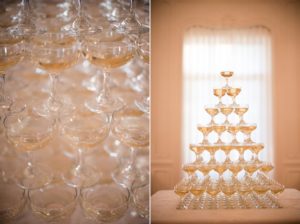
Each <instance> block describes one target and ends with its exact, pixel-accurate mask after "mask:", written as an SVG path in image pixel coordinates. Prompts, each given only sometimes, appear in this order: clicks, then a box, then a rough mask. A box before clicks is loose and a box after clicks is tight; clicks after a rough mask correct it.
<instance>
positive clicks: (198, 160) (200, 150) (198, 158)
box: [190, 144, 206, 164]
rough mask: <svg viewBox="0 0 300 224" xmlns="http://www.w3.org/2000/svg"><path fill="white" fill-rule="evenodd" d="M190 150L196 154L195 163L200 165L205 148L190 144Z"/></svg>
mask: <svg viewBox="0 0 300 224" xmlns="http://www.w3.org/2000/svg"><path fill="white" fill-rule="evenodd" d="M190 149H191V150H192V151H193V152H194V153H195V154H196V161H195V163H197V164H201V163H202V160H203V159H202V156H201V155H202V153H203V151H204V150H205V149H206V148H205V146H203V145H200V144H199V145H195V144H190Z"/></svg>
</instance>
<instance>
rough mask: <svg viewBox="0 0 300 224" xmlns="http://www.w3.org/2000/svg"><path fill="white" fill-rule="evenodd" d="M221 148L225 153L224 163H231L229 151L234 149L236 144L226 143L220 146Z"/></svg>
mask: <svg viewBox="0 0 300 224" xmlns="http://www.w3.org/2000/svg"><path fill="white" fill-rule="evenodd" d="M220 149H221V150H222V151H223V152H224V153H225V161H224V163H230V162H231V160H230V157H229V153H230V151H231V150H232V149H234V146H233V145H231V144H224V145H221V146H220Z"/></svg>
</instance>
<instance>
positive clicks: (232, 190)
mask: <svg viewBox="0 0 300 224" xmlns="http://www.w3.org/2000/svg"><path fill="white" fill-rule="evenodd" d="M222 192H223V193H224V194H225V195H227V196H231V195H233V194H234V193H235V192H236V190H235V188H234V187H230V186H229V187H223V188H222Z"/></svg>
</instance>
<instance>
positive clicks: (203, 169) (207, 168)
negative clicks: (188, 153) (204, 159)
mask: <svg viewBox="0 0 300 224" xmlns="http://www.w3.org/2000/svg"><path fill="white" fill-rule="evenodd" d="M212 169H213V168H212V167H211V166H207V165H205V164H203V165H200V166H198V170H199V171H201V172H202V173H203V174H204V175H207V174H208V173H209V172H210V171H211V170H212Z"/></svg>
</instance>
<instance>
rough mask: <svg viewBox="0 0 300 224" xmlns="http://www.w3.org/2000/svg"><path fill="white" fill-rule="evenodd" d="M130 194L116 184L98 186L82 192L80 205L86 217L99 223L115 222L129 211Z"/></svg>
mask: <svg viewBox="0 0 300 224" xmlns="http://www.w3.org/2000/svg"><path fill="white" fill-rule="evenodd" d="M129 199H130V193H129V190H128V189H127V188H124V187H121V186H119V185H116V184H112V185H96V186H94V187H90V188H84V189H81V191H80V203H81V207H82V209H83V211H84V215H85V216H86V217H87V218H88V219H91V220H94V221H97V222H101V223H103V222H114V221H117V220H119V219H120V218H121V217H123V216H124V215H125V213H126V211H127V209H128V203H129Z"/></svg>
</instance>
